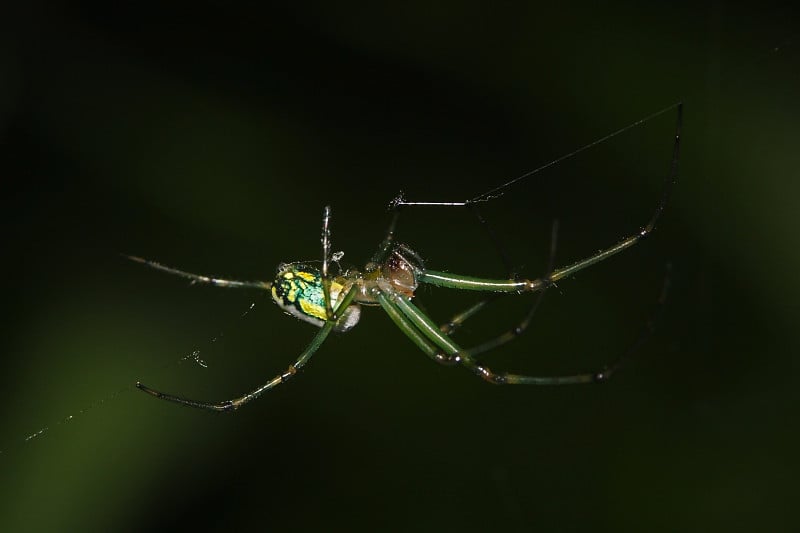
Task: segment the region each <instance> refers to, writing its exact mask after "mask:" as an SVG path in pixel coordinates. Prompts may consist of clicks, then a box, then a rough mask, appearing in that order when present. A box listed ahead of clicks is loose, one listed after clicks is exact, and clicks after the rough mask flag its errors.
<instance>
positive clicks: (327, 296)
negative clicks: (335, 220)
mask: <svg viewBox="0 0 800 533" xmlns="http://www.w3.org/2000/svg"><path fill="white" fill-rule="evenodd" d="M330 223H331V206H329V205H326V206H325V209H323V211H322V295H323V299H324V300H325V316H327V317H328V320H332V321H334V322H336V319H337V317H336V314H335V313H334V312H333V307H332V306H331V278H330V277H329V276H328V261H329V260H330V256H331V230H330Z"/></svg>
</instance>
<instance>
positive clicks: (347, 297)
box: [130, 104, 682, 412]
mask: <svg viewBox="0 0 800 533" xmlns="http://www.w3.org/2000/svg"><path fill="white" fill-rule="evenodd" d="M672 108H676V109H677V114H678V118H677V124H676V131H675V138H674V144H673V156H672V161H671V165H670V170H669V172H668V173H667V175H666V177H665V178H664V181H663V188H662V193H661V198H660V200H659V202H658V204H657V205H656V208H655V211H654V212H653V214H652V216H651V217H650V220H649V221H648V222H647V224H646V225H645V226H644V227H643V228H642V229H641V230H640V231H638V232H637V233H635V234H633V235H631V236H629V237H627V238H625V239H622V240H621V241H620V242H618V243H617V244H615V245H613V246H611V247H609V248H606V249H604V250H601V251H599V252H597V253H595V254H594V255H591V256H589V257H587V258H585V259H582V260H580V261H577V262H575V263H573V264H571V265H568V266H566V267H562V268H557V269H553V268H552V255H553V248H554V242H555V229H554V236H553V244H552V245H551V265H550V267H549V269H548V272H547V273H546V274H545V275H544V276H542V277H540V278H537V279H522V278H515V279H484V278H477V277H472V276H465V275H458V274H452V273H446V272H439V271H434V270H429V269H427V268H426V267H425V265H424V263H423V261H422V259H420V257H419V255H418V254H417V253H416V252H414V251H413V250H412V249H411V248H409V247H408V246H406V245H405V244H400V243H398V242H396V241H395V237H394V234H395V226H396V224H397V220H398V217H399V209H400V208H401V207H405V206H423V205H434V206H448V207H450V206H463V207H467V208H472V209H474V208H475V207H476V204H477V203H479V202H482V201H488V200H490V199H492V198H494V197H496V196H498V195H499V194H500V193H501V192H502V191H503V190H504V189H505V188H506V187H508V186H510V185H512V184H513V183H515V182H516V181H518V180H519V179H521V178H522V177H527V176H528V175H530V174H531V173H528V174H526V175H524V176H522V177H520V178H517V179H515V180H512V181H510V182H508V183H506V184H505V185H502V186H500V187H498V188H496V189H493V190H491V191H488V192H487V193H484V194H482V195H479V196H478V197H476V198H473V199H472V200H467V201H465V202H441V203H431V202H406V201H405V200H404V199H403V198H402V197H398V199H396V200H395V201H394V202H393V204H392V206H393V207H394V215H393V217H392V221H391V224H390V226H389V230H388V232H387V233H386V237H385V238H384V239H383V241H382V242H381V244H380V246H379V247H378V250H377V252H376V253H375V254H374V255H373V257H372V259H371V260H370V262H369V263H367V265H366V267H365V268H364V271H363V272H360V271H358V270H354V269H349V270H345V271H343V272H340V273H339V274H338V275H335V276H331V275H330V274H329V271H328V270H329V268H328V267H329V263H330V262H331V261H333V260H335V259H336V258H335V257H334V256H333V255H332V254H331V245H330V230H329V224H330V219H331V209H330V207H326V208H325V210H324V213H323V224H322V261H321V268H316V267H315V266H311V265H310V264H308V263H283V264H281V265H279V267H278V270H277V274H276V277H275V280H274V281H272V282H264V281H237V280H227V279H219V278H213V277H208V276H201V275H198V274H192V273H189V272H184V271H182V270H177V269H174V268H171V267H167V266H164V265H161V264H159V263H156V262H153V261H148V260H145V259H141V258H139V257H130V259H132V260H134V261H137V262H140V263H143V264H146V265H148V266H150V267H153V268H156V269H158V270H162V271H165V272H168V273H171V274H175V275H178V276H181V277H184V278H187V279H189V280H191V281H192V282H193V283H204V284H210V285H216V286H219V287H231V288H251V289H259V290H269V291H270V292H271V294H272V297H273V300H274V301H275V303H276V304H277V305H278V306H279V307H280V308H281V309H282V310H283V311H284V312H285V313H287V314H290V315H292V316H294V317H296V318H299V319H301V320H304V321H306V322H309V323H311V324H314V325H315V326H317V327H319V328H320V329H319V331H318V332H317V334H316V335H315V336H314V337H313V339H312V340H311V342H310V343H309V344H308V346H307V347H306V348H305V350H303V352H302V353H301V354H300V356H299V357H298V358H297V359H296V360H295V362H294V363H292V364H291V365H290V366H289V367H288V368H287V370H286V371H284V372H282V373H280V374H278V375H276V376H275V377H273V378H272V379H270V380H269V381H267V382H266V383H264V384H263V385H261V386H259V387H258V388H256V389H254V390H252V391H251V392H249V393H247V394H245V395H243V396H240V397H238V398H234V399H232V400H226V401H223V402H216V403H215V402H202V401H196V400H190V399H186V398H182V397H179V396H173V395H171V394H166V393H163V392H159V391H157V390H154V389H151V388H150V387H147V386H145V385H143V384H141V383H137V384H136V386H137V387H138V388H140V389H141V390H143V391H145V392H147V393H149V394H151V395H153V396H155V397H157V398H160V399H163V400H169V401H172V402H176V403H180V404H182V405H187V406H191V407H198V408H203V409H210V410H213V411H220V412H225V411H231V410H235V409H237V408H239V407H241V406H242V405H244V404H245V403H248V402H250V401H251V400H254V399H255V398H258V397H259V396H261V394H263V393H264V392H266V391H267V390H269V389H271V388H273V387H275V386H276V385H278V384H280V383H283V382H285V381H287V380H289V379H290V378H291V377H292V376H294V375H295V374H296V373H297V371H298V370H299V369H301V368H302V367H303V366H305V364H306V363H307V362H308V361H309V359H311V357H312V356H313V355H314V353H315V352H316V351H317V349H319V347H320V346H321V345H322V343H323V342H324V341H325V339H326V338H327V336H328V335H329V334H330V332H331V331H342V332H344V331H348V330H350V329H351V328H353V327H354V326H355V325H356V324H357V323H358V319H359V317H360V313H361V308H360V306H361V305H368V306H380V307H381V308H383V310H384V311H386V313H387V314H388V315H389V317H390V318H391V319H392V321H393V322H394V323H395V324H396V325H397V326H398V328H400V330H401V331H402V332H403V333H405V334H406V336H408V337H409V339H411V341H412V342H413V343H414V344H415V345H416V346H417V347H418V348H419V349H420V350H422V351H423V352H424V353H425V354H426V355H428V357H430V358H431V359H433V360H434V361H436V362H438V363H442V364H448V365H461V366H464V367H466V368H467V369H469V370H470V371H472V372H473V373H474V374H476V375H478V376H480V377H481V378H483V379H485V380H486V381H489V382H491V383H496V384H527V385H561V384H576V383H592V382H599V381H605V380H606V379H607V378H608V377H609V376H610V375H611V374H612V373H613V371H614V370H615V369H616V367H617V365H618V364H619V362H620V361H621V358H620V359H618V360H617V362H616V363H615V364H613V365H611V366H609V367H607V368H606V369H604V370H602V371H599V372H587V373H581V374H574V375H566V376H529V375H520V374H511V373H505V372H495V371H493V370H491V369H490V368H488V367H487V366H485V365H482V364H480V363H479V362H478V358H477V356H478V355H479V354H481V353H483V352H486V351H488V350H491V349H493V348H495V347H497V346H500V345H502V344H505V343H506V342H508V341H510V340H512V339H513V338H515V337H517V336H518V335H519V334H520V333H522V332H523V331H524V330H525V328H526V327H527V325H528V323H529V322H530V318H531V316H532V314H533V312H534V311H535V309H536V307H537V306H538V303H539V301H540V300H541V295H542V294H543V293H544V292H543V291H544V290H545V289H546V288H548V287H549V286H551V285H552V284H553V283H555V282H557V281H559V280H561V279H564V278H566V277H568V276H571V275H572V274H574V273H575V272H578V271H579V270H582V269H584V268H587V267H589V266H591V265H593V264H595V263H598V262H600V261H604V260H605V259H608V258H609V257H611V256H612V255H615V254H617V253H619V252H622V251H623V250H626V249H627V248H630V247H631V246H633V245H634V244H636V243H637V242H639V240H641V239H642V238H644V237H646V236H647V235H649V234H650V233H651V232H652V231H653V229H654V228H655V224H656V222H657V221H658V219H659V217H660V215H661V213H662V211H663V210H664V208H665V206H666V204H667V201H668V199H669V196H670V193H671V190H672V187H673V185H674V183H675V181H676V178H677V162H678V150H679V146H680V127H681V114H682V104H676V105H675V106H671V107H670V108H667V110H669V109H672ZM667 110H664V111H661V112H659V113H658V114H660V113H663V112H665V111H667ZM651 116H655V115H651ZM644 120H646V119H643V120H641V121H639V122H637V123H635V124H633V125H631V126H628V127H627V128H624V129H623V130H619V131H618V132H617V133H619V132H621V131H624V130H625V129H628V128H630V127H633V126H635V125H638V124H640V123H642V122H644ZM615 134H616V133H615ZM615 134H612V135H615ZM593 144H595V143H593ZM593 144H592V145H593ZM589 146H591V145H589ZM574 153H577V152H573V154H574ZM534 172H536V171H534ZM476 214H477V212H476ZM478 216H479V219H480V215H478ZM480 220H481V222H483V220H482V219H480ZM420 284H428V285H434V286H439V287H445V288H451V289H460V290H471V291H479V292H484V293H511V294H523V293H529V292H539V296H540V297H539V298H538V299H536V300H535V302H534V304H533V306H532V307H531V310H530V311H529V313H528V315H527V316H526V317H525V318H524V319H523V320H522V321H521V322H520V323H519V324H518V325H517V326H516V327H514V328H512V329H511V330H509V331H508V332H506V333H504V334H502V335H499V336H498V337H496V338H494V339H490V340H489V341H487V342H484V343H483V344H481V345H479V346H476V347H473V348H469V349H465V348H463V347H461V346H459V345H458V344H457V343H456V342H455V341H454V340H453V339H452V337H451V333H452V332H453V331H454V330H455V329H456V328H458V327H459V326H460V325H461V323H463V322H464V321H465V320H467V319H468V318H470V317H471V316H473V315H474V314H475V313H476V312H478V311H479V310H480V309H481V308H482V307H483V306H484V305H485V304H486V303H487V301H488V300H487V299H484V300H483V301H481V302H479V303H478V304H476V305H474V306H472V307H470V308H469V309H467V310H465V311H464V312H462V313H460V314H458V315H456V316H455V317H453V319H451V320H450V321H449V322H447V323H446V324H444V325H441V326H440V325H437V324H436V323H435V322H433V320H431V319H430V318H429V317H428V316H427V315H426V314H425V313H423V312H422V311H421V310H420V309H419V308H418V307H417V306H415V305H414V304H413V303H412V299H413V297H414V292H415V291H416V289H417V287H418V286H419V285H420ZM663 296H664V293H663V291H662V297H661V300H663ZM661 300H660V301H661ZM638 344H639V343H638V342H637V344H636V345H638Z"/></svg>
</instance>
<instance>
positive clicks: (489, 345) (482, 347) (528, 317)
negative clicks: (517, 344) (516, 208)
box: [469, 220, 558, 357]
mask: <svg viewBox="0 0 800 533" xmlns="http://www.w3.org/2000/svg"><path fill="white" fill-rule="evenodd" d="M557 245H558V220H554V221H553V226H552V228H551V230H550V253H549V254H548V259H547V270H545V275H547V274H550V272H552V271H553V265H554V263H555V258H556V247H557ZM545 292H546V291H540V292H539V293H538V294H537V295H536V298H535V299H534V301H533V304H532V305H531V307H530V309H528V312H527V313H526V314H525V316H524V317H523V318H522V320H521V321H520V322H519V323H517V325H516V326H515V327H513V328H512V329H510V330H508V331H506V332H505V333H501V334H500V335H498V336H496V337H495V338H493V339H489V340H488V341H486V342H483V343H481V344H479V345H477V346H473V347H472V348H470V349H469V353H470V355H472V356H473V357H475V356H477V355H479V354H482V353H484V352H488V351H489V350H493V349H494V348H497V347H498V346H502V345H503V344H506V343H507V342H511V341H513V340H514V339H516V338H517V337H519V336H520V335H522V334H523V333H524V332H525V330H526V329H528V326H530V324H531V322H532V320H533V316H534V315H535V314H536V311H537V310H538V309H539V306H540V305H541V304H542V300H544V295H545Z"/></svg>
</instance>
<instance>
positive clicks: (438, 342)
mask: <svg viewBox="0 0 800 533" xmlns="http://www.w3.org/2000/svg"><path fill="white" fill-rule="evenodd" d="M669 282H670V277H669V275H667V276H666V278H665V280H664V285H663V287H662V290H661V295H660V297H659V299H658V302H657V306H656V310H655V311H654V313H653V315H652V316H651V317H650V319H649V320H648V322H647V325H646V327H645V330H644V331H643V332H642V333H641V334H640V335H639V338H638V339H637V340H636V342H635V343H634V344H633V345H632V346H631V347H630V348H629V349H628V350H627V351H626V352H625V353H624V354H623V355H622V356H621V357H619V358H618V359H617V360H616V361H615V362H614V363H613V364H612V365H610V366H607V367H605V368H604V369H603V370H600V371H596V372H583V373H578V374H569V375H563V376H532V375H523V374H513V373H508V372H495V371H493V370H492V369H490V368H489V367H487V366H485V365H481V364H479V363H478V362H477V360H476V359H475V357H474V355H475V354H474V353H473V351H472V350H465V349H463V348H461V347H460V346H458V344H456V343H455V342H454V341H453V340H452V339H451V338H450V337H449V336H447V335H446V334H444V333H442V332H441V331H439V328H438V327H437V325H436V323H435V322H433V320H431V319H430V318H428V317H427V316H426V315H425V314H424V313H422V312H421V311H420V310H419V309H418V308H417V307H416V306H415V305H414V304H412V303H411V300H410V299H409V298H408V297H407V296H405V295H402V294H393V295H386V294H383V293H381V294H379V295H378V300H379V302H380V303H381V306H382V307H383V308H384V309H385V310H386V312H387V313H388V314H389V316H390V317H391V318H392V320H393V321H394V322H395V323H396V324H397V325H398V326H399V327H400V329H401V330H402V331H403V333H405V334H406V335H407V336H408V337H409V338H410V339H411V340H412V341H413V342H414V344H416V345H417V346H418V347H419V348H420V349H421V350H422V351H423V352H425V353H426V355H428V356H429V357H430V358H431V359H433V360H435V361H437V362H439V363H443V364H455V363H459V364H461V365H462V366H464V367H466V368H467V369H469V370H470V371H472V373H474V374H475V375H477V376H479V377H480V378H482V379H484V380H486V381H488V382H490V383H494V384H498V385H574V384H581V383H597V382H602V381H606V380H607V379H608V378H610V377H611V375H612V374H613V373H614V372H615V371H616V370H617V369H618V368H619V367H620V365H621V364H622V363H624V361H625V360H627V358H628V357H629V356H630V354H632V353H634V352H635V351H636V350H638V349H639V347H640V346H641V345H642V344H643V343H644V342H645V341H646V340H647V338H648V337H649V336H650V334H651V333H652V331H653V329H654V327H655V326H654V325H655V321H656V317H657V314H658V313H660V311H661V309H662V308H663V305H664V301H665V299H666V294H667V289H668V287H669ZM437 347H438V348H439V349H438V350H437Z"/></svg>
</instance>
